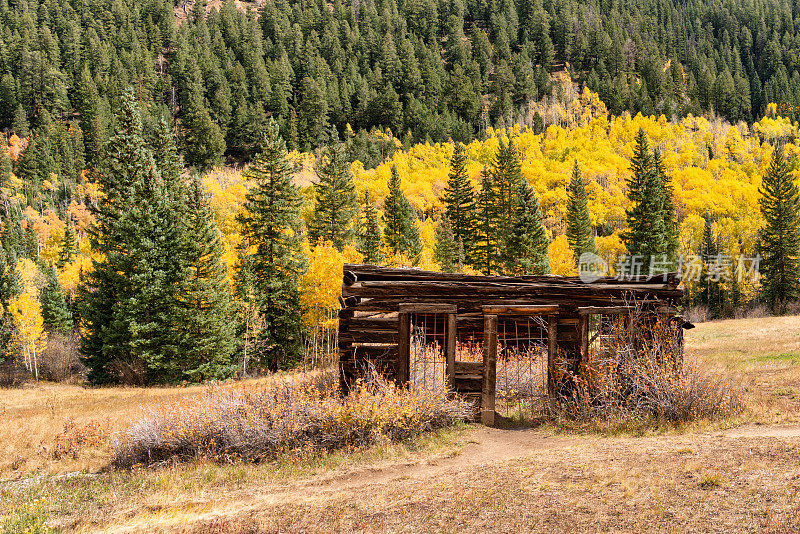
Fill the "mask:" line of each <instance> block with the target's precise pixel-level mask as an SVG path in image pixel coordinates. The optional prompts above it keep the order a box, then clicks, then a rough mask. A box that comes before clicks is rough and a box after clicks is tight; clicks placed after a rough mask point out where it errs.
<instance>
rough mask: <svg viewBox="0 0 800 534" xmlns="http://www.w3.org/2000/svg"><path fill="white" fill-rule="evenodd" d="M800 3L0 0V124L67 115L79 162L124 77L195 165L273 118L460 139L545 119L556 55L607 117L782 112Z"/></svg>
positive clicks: (793, 98)
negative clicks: (77, 138)
mask: <svg viewBox="0 0 800 534" xmlns="http://www.w3.org/2000/svg"><path fill="white" fill-rule="evenodd" d="M251 6H252V7H253V9H247V8H248V7H251ZM242 8H245V9H242ZM799 11H800V10H798V7H797V5H796V3H794V2H788V1H783V2H755V3H753V2H750V1H747V0H735V1H732V2H727V3H724V4H723V3H719V2H711V1H700V0H694V1H691V2H678V3H675V2H666V1H660V0H593V1H591V2H576V1H574V0H547V1H541V0H537V1H534V2H522V3H514V2H511V1H509V0H499V1H491V2H488V1H485V0H467V1H456V2H452V1H450V0H447V1H445V0H408V1H397V0H368V1H365V2H356V3H346V2H339V1H336V2H333V3H330V2H328V1H326V0H314V1H311V2H296V1H285V0H270V1H265V2H263V3H262V4H259V3H255V4H250V3H242V2H239V1H235V0H232V1H228V2H222V3H221V2H219V1H218V0H215V1H213V2H210V3H209V2H207V1H205V0H201V1H197V2H190V3H186V2H183V3H181V2H178V3H177V4H173V3H172V2H169V1H166V0H145V1H143V2H136V3H128V4H126V3H121V2H112V1H111V0H91V1H88V2H86V1H78V0H32V1H30V2H24V3H17V2H3V3H2V4H0V21H2V24H0V129H13V130H14V131H16V132H17V133H18V134H20V135H21V136H25V135H26V134H27V130H28V128H29V127H34V128H35V127H38V126H40V125H42V124H44V123H46V122H47V117H46V116H51V117H55V118H58V119H62V120H67V121H71V122H75V123H77V124H79V125H80V127H81V129H82V130H83V135H84V142H85V143H86V145H87V151H86V152H87V158H88V160H89V161H90V162H92V161H93V159H94V158H95V157H96V155H97V148H98V147H99V146H100V145H101V144H102V142H103V140H104V139H105V138H106V137H107V135H108V132H109V127H110V123H111V120H112V118H111V117H112V111H113V110H115V109H116V108H117V106H118V103H119V96H120V92H121V90H122V89H123V88H124V87H126V86H128V85H130V84H133V85H136V87H137V90H138V93H139V95H140V97H141V98H142V99H143V100H144V101H146V102H148V103H149V104H150V113H151V115H152V116H153V117H155V116H158V115H162V114H172V115H173V116H175V117H176V118H178V119H179V120H180V127H179V129H180V131H181V132H182V138H183V141H184V147H183V149H184V153H185V156H186V161H187V162H188V163H190V164H192V165H198V166H201V167H203V166H208V165H211V164H213V163H215V162H218V161H220V159H221V158H222V157H223V155H227V156H228V157H231V158H234V159H239V158H247V157H249V155H251V154H252V153H253V151H254V150H256V149H257V147H258V144H259V142H260V135H261V133H262V130H263V125H264V122H265V119H266V117H269V116H272V117H275V118H276V119H277V120H278V121H279V123H280V125H281V131H282V133H283V135H284V137H285V138H287V139H288V141H289V143H290V145H291V146H293V147H297V148H300V149H308V148H311V147H315V146H318V145H320V144H324V143H326V142H327V141H328V139H329V136H330V129H329V128H330V127H331V126H333V127H335V128H336V129H337V131H338V133H339V135H343V133H344V131H345V129H346V125H347V124H350V125H351V126H352V128H353V129H354V130H355V131H356V132H360V131H363V130H369V129H372V128H376V127H377V128H381V129H383V128H390V129H391V130H392V132H394V134H395V135H396V136H398V137H400V138H404V139H407V140H408V141H424V140H431V141H442V140H445V139H447V138H449V137H452V138H453V139H455V140H463V141H468V140H470V139H472V138H473V136H475V135H482V134H483V132H485V131H486V129H487V128H488V127H490V126H492V127H497V126H507V125H510V124H513V123H518V122H521V123H527V124H529V125H531V126H533V127H535V128H536V129H537V131H540V130H541V129H542V128H543V127H544V126H547V124H548V123H547V121H546V118H543V117H541V116H540V115H537V114H536V113H535V112H533V110H532V108H531V103H532V102H536V101H540V100H541V99H543V98H546V97H547V96H549V95H551V94H553V95H554V96H556V97H557V96H558V93H559V91H560V89H559V84H557V83H556V84H554V83H553V80H552V79H551V77H550V76H549V73H550V72H551V71H553V70H554V69H561V68H568V69H569V72H570V75H571V78H572V79H573V80H575V81H577V82H578V83H580V84H581V85H584V84H586V85H588V86H589V87H590V88H591V89H593V90H595V91H597V92H598V93H599V94H600V96H601V98H602V99H603V100H604V101H605V102H606V103H607V104H608V107H609V109H610V111H611V112H612V113H615V114H619V113H621V112H622V111H623V110H629V111H631V112H632V113H633V114H635V113H637V112H639V111H641V112H643V113H644V114H660V113H664V114H665V115H666V116H667V117H668V118H669V117H672V116H683V115H685V114H687V113H689V112H692V113H694V114H695V115H697V114H698V113H700V112H701V111H710V110H712V109H713V110H714V111H716V112H717V113H719V114H720V115H722V116H723V117H725V118H727V119H728V120H730V121H733V122H736V121H738V120H744V121H748V122H749V121H752V120H755V119H757V118H758V117H760V116H761V115H762V114H763V112H764V109H765V107H766V105H767V103H768V102H777V103H778V104H779V106H780V113H782V114H784V115H789V116H795V115H796V109H797V105H798V103H800V102H798V98H800V97H798V95H800V73H799V72H798V68H800V63H798V58H799V57H800V53H799V52H798V51H799V50H800V35H799V34H798V30H797V29H796V28H797V17H798V12H799ZM176 12H177V13H178V17H176ZM358 159H363V158H358Z"/></svg>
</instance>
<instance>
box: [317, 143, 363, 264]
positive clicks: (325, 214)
mask: <svg viewBox="0 0 800 534" xmlns="http://www.w3.org/2000/svg"><path fill="white" fill-rule="evenodd" d="M320 159H321V161H320V162H319V163H318V165H317V176H318V177H319V181H318V182H317V183H316V184H314V195H315V200H316V209H315V210H314V214H313V216H312V217H311V221H310V222H309V225H308V237H309V240H310V241H311V242H312V243H316V242H319V241H329V242H331V243H332V244H333V246H335V247H336V248H337V250H339V251H340V252H341V251H342V249H343V248H344V247H345V245H347V244H348V243H350V242H351V241H352V240H353V237H354V235H355V228H354V224H353V223H354V221H355V219H356V214H357V213H358V200H357V198H356V187H355V184H354V183H353V175H352V173H351V172H350V163H349V162H348V161H347V158H346V157H345V152H344V145H342V144H336V145H333V146H331V147H330V148H328V149H327V150H326V151H325V154H323V156H322V157H321V158H320Z"/></svg>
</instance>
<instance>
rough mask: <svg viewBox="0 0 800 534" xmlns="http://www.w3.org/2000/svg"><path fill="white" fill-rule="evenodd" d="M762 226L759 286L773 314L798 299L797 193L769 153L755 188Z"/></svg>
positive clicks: (781, 160) (779, 156)
mask: <svg viewBox="0 0 800 534" xmlns="http://www.w3.org/2000/svg"><path fill="white" fill-rule="evenodd" d="M759 192H760V193H761V198H760V199H759V205H760V207H761V214H762V216H763V217H764V222H765V225H764V227H763V228H762V230H761V232H760V234H759V252H760V254H761V257H762V262H761V284H762V287H763V295H764V298H765V300H766V301H767V302H768V303H769V305H770V306H772V308H773V310H774V311H775V312H776V313H784V312H785V311H786V304H787V303H788V302H790V301H792V300H795V299H797V298H798V297H799V296H800V191H798V187H797V184H796V183H795V180H794V177H793V176H792V173H791V169H790V168H789V164H788V162H787V161H786V158H785V157H784V154H783V146H782V145H778V146H776V147H774V149H773V151H772V161H771V162H770V165H769V168H768V169H767V174H766V175H765V176H764V179H763V181H762V183H761V187H760V188H759Z"/></svg>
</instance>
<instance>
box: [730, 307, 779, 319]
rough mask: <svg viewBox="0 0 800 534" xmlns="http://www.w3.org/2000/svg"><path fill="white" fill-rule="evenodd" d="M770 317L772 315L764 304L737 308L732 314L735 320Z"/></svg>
mask: <svg viewBox="0 0 800 534" xmlns="http://www.w3.org/2000/svg"><path fill="white" fill-rule="evenodd" d="M770 315H772V314H771V313H770V310H769V308H768V307H767V306H766V305H764V304H753V305H751V306H744V307H741V308H737V309H736V311H734V314H733V316H734V318H736V319H760V318H762V317H769V316H770Z"/></svg>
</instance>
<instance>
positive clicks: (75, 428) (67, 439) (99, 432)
mask: <svg viewBox="0 0 800 534" xmlns="http://www.w3.org/2000/svg"><path fill="white" fill-rule="evenodd" d="M106 440H107V436H106V433H105V432H104V431H103V428H102V426H101V425H100V423H99V422H98V421H90V422H88V423H82V424H81V423H76V422H75V421H73V420H69V421H67V422H66V423H65V424H64V430H63V431H62V432H60V433H59V434H57V435H56V437H55V440H54V441H55V444H54V445H53V448H52V450H51V451H50V454H51V455H52V457H53V459H54V460H60V459H61V458H72V459H73V460H77V459H78V456H79V454H80V452H81V451H82V450H83V449H85V448H86V447H102V446H103V444H104V443H106Z"/></svg>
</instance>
